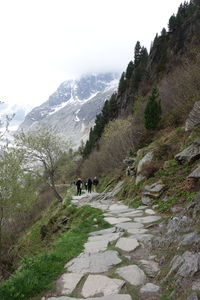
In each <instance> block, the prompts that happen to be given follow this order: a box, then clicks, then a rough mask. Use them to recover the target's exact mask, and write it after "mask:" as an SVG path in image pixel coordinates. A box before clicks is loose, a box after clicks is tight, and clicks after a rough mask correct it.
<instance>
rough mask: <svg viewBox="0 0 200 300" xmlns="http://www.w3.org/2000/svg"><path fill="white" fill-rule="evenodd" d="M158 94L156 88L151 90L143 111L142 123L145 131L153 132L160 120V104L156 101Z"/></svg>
mask: <svg viewBox="0 0 200 300" xmlns="http://www.w3.org/2000/svg"><path fill="white" fill-rule="evenodd" d="M158 97H159V93H158V90H157V88H156V87H154V88H153V89H152V93H151V96H150V97H149V99H148V102H147V106H146V108H145V111H144V122H145V127H146V129H150V130H155V129H156V128H157V126H158V123H159V122H160V120H161V113H162V111H161V104H160V100H158Z"/></svg>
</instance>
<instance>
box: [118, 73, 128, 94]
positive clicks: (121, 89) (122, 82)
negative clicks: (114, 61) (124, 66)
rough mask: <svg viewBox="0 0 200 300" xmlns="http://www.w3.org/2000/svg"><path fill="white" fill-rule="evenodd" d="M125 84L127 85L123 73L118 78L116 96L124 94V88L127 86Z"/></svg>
mask: <svg viewBox="0 0 200 300" xmlns="http://www.w3.org/2000/svg"><path fill="white" fill-rule="evenodd" d="M126 83H127V82H126V75H125V73H124V72H123V73H122V75H121V78H120V80H119V86H118V94H122V93H124V92H125V90H126V86H127V84H126Z"/></svg>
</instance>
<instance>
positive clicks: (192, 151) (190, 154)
mask: <svg viewBox="0 0 200 300" xmlns="http://www.w3.org/2000/svg"><path fill="white" fill-rule="evenodd" d="M199 158H200V138H197V139H196V140H195V141H194V142H193V143H192V144H191V145H190V146H189V147H187V148H186V149H185V150H183V151H182V152H180V153H178V154H176V156H175V160H176V161H177V162H178V163H180V164H190V163H192V162H194V161H196V160H197V159H199Z"/></svg>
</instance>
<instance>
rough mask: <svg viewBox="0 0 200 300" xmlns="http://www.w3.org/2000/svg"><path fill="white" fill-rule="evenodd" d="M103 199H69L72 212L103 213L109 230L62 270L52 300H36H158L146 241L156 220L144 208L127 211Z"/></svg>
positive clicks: (95, 236)
mask: <svg viewBox="0 0 200 300" xmlns="http://www.w3.org/2000/svg"><path fill="white" fill-rule="evenodd" d="M109 196H110V195H109V193H107V194H95V193H92V194H88V195H87V194H84V195H83V196H79V197H73V200H72V202H73V203H74V204H75V205H77V206H81V205H85V204H87V205H91V206H93V207H96V208H99V209H101V210H103V212H104V218H105V220H106V221H107V222H108V223H109V224H111V225H112V227H111V228H109V229H105V230H100V231H95V232H92V233H90V236H89V238H88V241H87V242H86V243H85V245H84V252H82V253H81V254H80V255H79V256H78V257H76V258H74V259H72V260H71V261H69V262H68V263H67V264H66V266H65V268H66V273H64V274H63V275H62V276H61V277H60V278H59V279H58V280H57V290H56V293H55V295H56V296H54V297H50V298H45V297H43V298H42V300H76V299H79V300H80V299H81V298H82V299H96V300H131V299H132V297H133V299H137V300H138V299H148V300H154V299H159V298H160V296H161V295H160V287H159V286H158V285H157V284H156V282H155V276H156V274H157V273H158V272H159V265H158V263H157V262H156V257H155V256H153V255H152V254H151V253H150V241H151V239H152V238H153V237H154V236H155V235H156V230H158V229H157V228H158V226H156V222H158V221H159V220H160V218H161V217H160V216H157V215H156V213H155V211H154V210H152V209H149V208H148V207H147V206H140V207H138V208H137V209H132V208H129V207H128V206H126V205H122V204H121V203H119V202H116V201H115V199H114V197H112V198H111V199H109ZM133 295H134V296H133Z"/></svg>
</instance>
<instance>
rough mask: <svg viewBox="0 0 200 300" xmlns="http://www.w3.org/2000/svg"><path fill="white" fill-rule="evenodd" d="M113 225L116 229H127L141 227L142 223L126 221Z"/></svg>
mask: <svg viewBox="0 0 200 300" xmlns="http://www.w3.org/2000/svg"><path fill="white" fill-rule="evenodd" d="M115 227H116V228H117V229H121V230H129V229H139V228H143V227H144V225H143V224H142V223H139V222H127V223H121V224H117V225H116V226H115Z"/></svg>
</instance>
